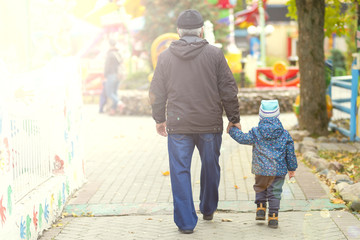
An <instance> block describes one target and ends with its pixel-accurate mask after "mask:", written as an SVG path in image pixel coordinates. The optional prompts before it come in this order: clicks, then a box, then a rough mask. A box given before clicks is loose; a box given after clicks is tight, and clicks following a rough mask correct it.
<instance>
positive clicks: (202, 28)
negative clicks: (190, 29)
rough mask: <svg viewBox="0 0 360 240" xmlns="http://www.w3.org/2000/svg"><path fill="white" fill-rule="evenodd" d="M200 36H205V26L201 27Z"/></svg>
mask: <svg viewBox="0 0 360 240" xmlns="http://www.w3.org/2000/svg"><path fill="white" fill-rule="evenodd" d="M200 37H201V38H203V37H204V26H202V27H201V33H200Z"/></svg>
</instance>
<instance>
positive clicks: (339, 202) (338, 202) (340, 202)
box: [331, 198, 345, 204]
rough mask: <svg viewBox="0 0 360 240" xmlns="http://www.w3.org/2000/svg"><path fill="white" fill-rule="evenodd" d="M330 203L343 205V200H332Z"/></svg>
mask: <svg viewBox="0 0 360 240" xmlns="http://www.w3.org/2000/svg"><path fill="white" fill-rule="evenodd" d="M331 202H332V203H334V204H345V202H344V200H342V199H340V198H332V199H331Z"/></svg>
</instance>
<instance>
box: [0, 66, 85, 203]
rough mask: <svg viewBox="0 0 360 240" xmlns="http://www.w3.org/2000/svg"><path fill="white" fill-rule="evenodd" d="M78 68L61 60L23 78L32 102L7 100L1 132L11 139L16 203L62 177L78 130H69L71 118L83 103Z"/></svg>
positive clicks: (10, 152) (10, 148)
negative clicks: (71, 143) (45, 183)
mask: <svg viewBox="0 0 360 240" xmlns="http://www.w3.org/2000/svg"><path fill="white" fill-rule="evenodd" d="M71 64H74V65H75V66H73V65H71ZM77 67H78V66H76V62H73V63H72V62H71V61H70V60H68V59H63V60H60V61H57V62H54V63H51V64H49V66H46V67H45V68H44V69H40V70H39V71H37V72H35V73H29V74H24V75H23V76H21V77H20V78H23V80H25V81H23V82H25V89H30V91H29V92H30V94H29V96H28V98H27V99H20V100H19V99H13V100H10V101H9V102H6V111H5V114H4V115H5V117H4V118H3V121H2V126H3V130H4V131H3V133H2V134H3V137H5V138H6V139H7V141H8V146H9V149H8V150H9V156H10V160H9V161H8V162H9V165H11V166H10V167H9V169H10V171H9V173H8V175H9V176H11V178H12V180H11V185H12V187H13V189H12V190H13V194H14V200H15V201H16V202H17V201H19V200H21V199H22V198H23V197H24V196H26V194H27V193H29V192H31V191H32V190H33V189H35V188H37V187H38V186H40V185H41V184H42V183H44V182H45V181H47V180H48V179H49V178H51V177H52V176H54V175H59V174H64V171H65V166H64V159H65V158H67V156H68V155H69V152H70V150H71V149H70V148H69V147H68V145H69V141H70V140H71V139H70V140H69V135H70V136H71V134H72V132H73V131H74V130H75V129H73V130H69V129H70V125H72V126H74V128H75V127H78V126H75V125H76V124H74V123H70V122H71V121H72V120H71V119H70V118H71V116H69V115H71V114H72V115H75V112H76V111H77V110H78V109H80V108H81V106H80V105H81V103H82V102H81V100H80V99H81V80H80V77H79V75H80V73H79V72H77V71H79V68H77ZM12 80H14V81H17V80H18V81H21V80H19V79H12ZM19 85H22V84H19ZM17 87H18V86H17ZM22 87H23V86H22ZM14 89H15V88H14ZM71 109H73V111H70V110H71ZM75 164H77V163H71V164H70V163H69V164H68V165H69V168H72V167H78V166H75ZM72 165H74V166H72Z"/></svg>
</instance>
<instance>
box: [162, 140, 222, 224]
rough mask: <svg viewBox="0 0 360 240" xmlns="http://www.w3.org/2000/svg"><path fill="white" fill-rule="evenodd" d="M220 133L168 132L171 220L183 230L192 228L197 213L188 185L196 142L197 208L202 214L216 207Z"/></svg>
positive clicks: (208, 212) (196, 218)
mask: <svg viewBox="0 0 360 240" xmlns="http://www.w3.org/2000/svg"><path fill="white" fill-rule="evenodd" d="M221 141H222V134H221V133H208V134H169V136H168V151H169V161H170V178H171V187H172V193H173V200H174V221H175V224H176V225H177V226H178V227H179V228H180V229H183V230H192V229H194V228H195V226H196V223H197V220H198V217H197V215H196V211H195V207H194V201H193V194H192V188H191V172H190V167H191V159H192V155H193V152H194V149H195V146H196V147H197V149H198V150H199V154H200V158H201V175H200V211H201V213H203V214H205V215H210V214H212V213H213V212H214V211H215V210H216V209H217V204H218V200H219V193H218V188H219V182H220V165H219V156H220V147H221Z"/></svg>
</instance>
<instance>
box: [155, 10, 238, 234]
mask: <svg viewBox="0 0 360 240" xmlns="http://www.w3.org/2000/svg"><path fill="white" fill-rule="evenodd" d="M203 25H204V21H203V18H202V16H201V14H200V13H199V12H198V11H196V10H193V9H190V10H186V11H183V12H182V13H180V15H179V17H178V19H177V27H178V29H177V30H178V34H179V36H180V38H181V39H180V40H178V41H174V42H172V43H171V45H170V47H169V48H168V49H166V50H165V51H164V52H162V53H161V54H160V56H159V58H158V63H157V66H156V69H155V72H154V77H153V79H152V82H151V86H150V92H149V96H150V102H151V107H152V115H153V118H154V120H155V121H156V130H157V132H158V133H159V134H160V135H162V136H164V137H166V136H168V152H169V163H170V177H171V187H172V193H173V200H174V221H175V223H176V225H177V226H178V228H179V231H180V232H182V233H192V232H193V230H194V228H195V226H196V223H197V219H198V218H197V215H196V212H195V208H194V202H193V197H192V189H191V176H190V166H191V159H192V154H193V151H194V148H195V146H196V147H197V149H198V150H199V154H200V158H201V162H202V166H201V176H200V178H201V181H200V187H201V189H200V211H201V213H202V214H203V219H204V220H212V218H213V214H214V212H215V211H216V209H217V204H218V198H219V197H218V195H219V194H218V187H219V181H220V165H219V156H220V147H221V141H222V136H221V135H222V131H223V119H222V114H223V107H224V109H225V112H226V115H227V118H228V120H229V124H228V129H229V128H230V127H231V126H236V127H238V128H239V129H240V128H241V126H240V123H239V122H240V115H239V103H238V99H237V93H238V88H237V86H236V83H235V80H234V77H233V74H232V73H231V71H230V69H229V66H228V64H227V62H226V60H225V58H224V55H223V53H222V52H221V50H220V49H218V48H216V47H214V46H211V45H209V44H208V42H207V41H206V40H204V39H202V36H203ZM165 112H166V117H165Z"/></svg>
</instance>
